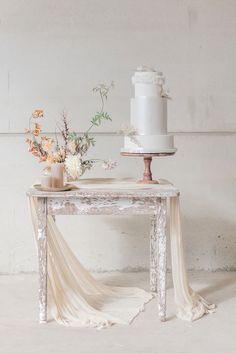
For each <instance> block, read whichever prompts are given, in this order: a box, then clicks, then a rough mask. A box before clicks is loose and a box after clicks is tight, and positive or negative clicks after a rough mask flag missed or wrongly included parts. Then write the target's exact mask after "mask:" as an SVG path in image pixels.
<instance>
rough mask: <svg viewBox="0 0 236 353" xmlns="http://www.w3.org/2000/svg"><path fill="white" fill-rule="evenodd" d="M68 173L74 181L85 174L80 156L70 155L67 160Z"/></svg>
mask: <svg viewBox="0 0 236 353" xmlns="http://www.w3.org/2000/svg"><path fill="white" fill-rule="evenodd" d="M65 167H66V171H67V173H68V174H69V176H70V177H71V178H72V179H73V180H77V179H79V177H80V176H81V175H82V174H83V167H82V163H81V158H80V157H79V156H73V155H69V156H67V157H66V160H65Z"/></svg>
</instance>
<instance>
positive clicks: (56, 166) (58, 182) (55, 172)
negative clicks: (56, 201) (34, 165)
mask: <svg viewBox="0 0 236 353" xmlns="http://www.w3.org/2000/svg"><path fill="white" fill-rule="evenodd" d="M51 177H52V187H53V188H62V187H63V186H64V163H53V164H52V165H51Z"/></svg>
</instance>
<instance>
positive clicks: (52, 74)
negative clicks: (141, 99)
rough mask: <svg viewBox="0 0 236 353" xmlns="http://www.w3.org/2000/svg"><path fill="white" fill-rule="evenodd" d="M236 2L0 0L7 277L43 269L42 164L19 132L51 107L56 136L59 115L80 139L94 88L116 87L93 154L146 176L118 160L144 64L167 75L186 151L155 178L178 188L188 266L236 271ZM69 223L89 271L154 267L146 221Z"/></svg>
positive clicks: (161, 163) (2, 252) (2, 261)
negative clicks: (37, 208)
mask: <svg viewBox="0 0 236 353" xmlns="http://www.w3.org/2000/svg"><path fill="white" fill-rule="evenodd" d="M235 17H236V3H235V1H230V0H224V1H220V0H204V1H201V0H199V1H194V0H191V1H190V0H189V1H187V0H186V1H184V0H180V1H178V0H166V1H159V0H147V1H146V2H143V1H140V0H136V1H132V0H120V1H113V0H112V1H111V0H100V1H94V0H93V1H89V0H86V1H82V0H79V1H75V0H68V1H60V0H57V1H53V0H47V1H46V0H45V1H35V0H33V1H32V0H31V1H29V0H25V1H23V0H11V1H6V0H1V1H0V77H1V79H0V151H1V155H2V157H1V167H0V168H1V173H0V181H1V182H0V190H1V203H0V204H1V206H0V222H1V237H0V272H1V273H15V272H21V271H26V272H28V271H34V270H36V269H37V263H36V251H35V247H34V241H33V236H32V234H33V233H32V228H31V224H30V217H29V212H28V208H27V201H26V197H25V192H26V190H27V188H28V186H29V185H30V184H31V183H32V182H33V181H34V180H35V179H36V178H37V177H38V176H39V175H40V170H41V166H40V165H38V164H37V163H36V162H35V161H34V160H33V159H32V157H31V156H30V155H28V154H27V152H26V146H25V144H24V136H23V134H22V131H23V130H24V127H26V126H27V124H28V118H29V115H30V112H31V111H32V109H34V108H36V107H39V108H44V109H45V112H46V116H47V119H46V120H45V125H44V127H45V130H47V131H49V132H53V131H54V126H55V122H56V121H57V120H59V119H60V113H61V111H62V110H63V109H65V110H66V111H67V112H68V115H69V117H70V120H71V124H72V126H73V128H74V129H75V130H77V131H82V130H83V129H85V128H86V126H87V125H88V123H89V118H90V116H91V114H92V113H93V112H94V111H96V109H97V106H98V101H97V99H96V97H93V95H92V93H91V88H92V87H93V86H94V85H96V84H97V83H100V82H109V81H110V80H111V79H113V80H114V81H115V84H116V87H115V90H114V91H113V93H112V96H111V99H110V100H109V102H108V105H107V109H108V110H109V112H110V113H111V114H112V116H113V123H112V124H105V125H104V126H103V127H102V128H101V129H99V130H98V132H99V133H100V134H98V135H97V136H96V139H97V146H96V149H95V150H94V151H93V154H92V155H93V156H94V157H104V158H107V157H111V158H113V159H116V160H117V161H118V167H117V169H116V170H115V171H113V172H111V173H110V174H106V173H105V172H104V171H101V169H100V168H99V167H96V168H95V169H94V170H93V171H92V172H91V173H88V174H87V177H92V176H114V177H119V176H121V177H124V176H133V177H138V176H139V175H140V174H141V172H142V161H141V160H139V159H132V158H129V159H128V158H124V157H120V156H119V149H120V147H121V146H122V143H123V138H122V137H121V136H119V135H116V134H114V132H116V131H117V130H118V129H119V127H120V125H121V123H122V122H128V121H129V100H130V97H131V96H132V95H133V88H132V86H131V82H130V78H131V75H132V72H133V69H135V67H136V66H137V65H139V64H147V65H153V66H155V67H157V68H158V69H160V70H162V71H163V72H164V74H165V75H166V77H167V83H168V87H169V89H170V92H171V95H172V97H173V99H172V101H171V102H170V103H169V124H168V125H169V131H171V132H173V133H174V134H176V139H175V141H176V146H177V147H178V153H177V154H176V156H174V157H171V158H160V159H156V160H155V161H154V163H153V174H154V175H156V176H159V177H164V178H166V179H169V180H171V181H173V182H174V183H175V184H176V186H177V187H179V188H180V190H181V203H182V221H183V232H184V239H185V247H186V253H187V264H188V267H189V268H191V269H193V268H194V269H207V270H216V269H233V268H234V269H235V268H236V231H235V230H236V211H235V199H236V188H235V186H236V177H235V175H236V167H235V165H236V163H235V162H236V157H235V155H236V154H235V151H236V119H235V109H236V70H235V62H236V41H235V35H236V22H235ZM88 217H90V216H87V217H86V216H84V217H64V218H61V219H60V220H59V221H58V222H59V225H60V226H61V228H62V230H63V231H64V232H65V235H66V238H67V239H68V240H69V241H70V243H71V244H72V245H73V249H74V251H75V252H76V253H77V254H78V256H79V258H80V259H81V261H82V262H83V264H85V265H86V266H87V267H88V268H90V269H95V270H115V269H136V270H137V269H140V268H142V269H143V268H148V265H149V264H148V252H149V243H148V240H149V237H148V232H149V222H148V219H147V218H146V217H124V218H121V217H93V218H88Z"/></svg>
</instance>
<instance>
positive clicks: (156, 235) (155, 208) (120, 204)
mask: <svg viewBox="0 0 236 353" xmlns="http://www.w3.org/2000/svg"><path fill="white" fill-rule="evenodd" d="M77 186H78V187H79V189H76V190H72V191H67V192H41V191H37V190H36V189H34V188H31V189H30V190H29V191H28V193H27V195H28V196H30V197H31V196H32V197H36V198H37V205H38V207H37V219H38V259H39V321H40V323H44V322H47V215H48V214H51V215H53V216H54V217H55V216H58V215H127V214H130V215H141V214H150V216H151V224H152V227H151V235H150V287H151V291H153V292H157V293H158V308H159V317H160V319H161V320H162V321H164V320H165V316H166V219H167V199H168V198H170V197H176V196H178V195H179V191H178V190H177V189H176V188H175V187H174V186H173V185H172V184H170V183H169V182H167V181H162V182H161V183H160V184H154V185H143V184H137V183H136V182H135V181H134V180H133V179H83V180H80V181H79V182H78V183H77Z"/></svg>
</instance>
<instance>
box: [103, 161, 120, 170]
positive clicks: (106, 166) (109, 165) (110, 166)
mask: <svg viewBox="0 0 236 353" xmlns="http://www.w3.org/2000/svg"><path fill="white" fill-rule="evenodd" d="M116 166H117V162H116V161H112V160H111V159H108V160H107V161H103V163H102V167H103V168H104V169H105V170H112V169H114V168H115V167H116Z"/></svg>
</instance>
